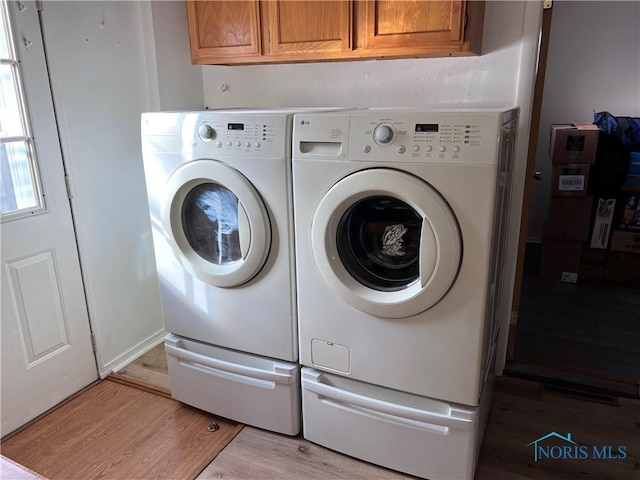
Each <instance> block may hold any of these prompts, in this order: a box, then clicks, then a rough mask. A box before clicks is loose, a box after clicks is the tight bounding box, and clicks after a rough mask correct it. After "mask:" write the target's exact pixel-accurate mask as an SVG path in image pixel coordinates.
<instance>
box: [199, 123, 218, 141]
mask: <svg viewBox="0 0 640 480" xmlns="http://www.w3.org/2000/svg"><path fill="white" fill-rule="evenodd" d="M198 135H200V138H202V139H203V140H213V139H214V138H215V136H216V131H215V130H214V129H213V127H212V126H211V125H209V124H208V123H203V124H202V125H200V127H198Z"/></svg>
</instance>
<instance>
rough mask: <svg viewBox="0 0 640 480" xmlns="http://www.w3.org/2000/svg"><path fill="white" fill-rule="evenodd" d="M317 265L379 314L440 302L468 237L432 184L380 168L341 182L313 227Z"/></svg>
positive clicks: (403, 313) (351, 298)
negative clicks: (462, 233)
mask: <svg viewBox="0 0 640 480" xmlns="http://www.w3.org/2000/svg"><path fill="white" fill-rule="evenodd" d="M311 238H312V247H313V254H314V257H315V261H316V265H317V266H318V269H319V270H320V272H321V274H322V276H323V277H324V279H325V281H326V282H327V284H328V285H329V286H330V287H331V288H332V289H333V291H334V292H335V293H336V294H337V295H338V296H339V297H341V298H342V299H343V300H344V301H346V302H348V303H349V304H351V305H353V306H354V307H356V308H358V309H359V310H362V311H363V312H367V313H369V314H371V315H375V316H377V317H385V318H402V317H408V316H411V315H416V314H418V313H420V312H422V311H425V310H427V309H428V308H430V307H432V306H433V305H435V304H436V303H437V302H438V301H440V299H441V298H442V297H443V296H444V295H446V293H447V292H448V290H449V288H450V287H451V285H452V284H453V282H454V280H455V278H456V275H457V273H458V269H459V267H460V262H461V257H462V240H461V235H460V229H459V227H458V222H457V220H456V218H455V215H454V213H453V211H452V210H451V208H450V207H449V205H448V203H447V202H446V201H445V200H444V198H442V196H441V195H440V194H439V193H438V192H437V191H436V190H435V189H434V188H433V187H432V186H431V185H429V184H428V183H427V182H426V181H424V180H421V179H420V178H418V177H415V176H413V175H411V174H409V173H406V172H400V171H398V170H392V169H386V168H379V169H371V170H363V171H360V172H357V173H354V174H352V175H349V176H348V177H346V178H344V179H342V180H340V181H339V182H338V183H336V184H335V185H334V186H333V187H332V188H331V189H330V190H329V191H328V192H327V193H326V195H325V196H324V197H323V199H322V200H321V202H320V204H319V205H318V208H317V209H316V212H315V215H314V219H313V224H312V236H311Z"/></svg>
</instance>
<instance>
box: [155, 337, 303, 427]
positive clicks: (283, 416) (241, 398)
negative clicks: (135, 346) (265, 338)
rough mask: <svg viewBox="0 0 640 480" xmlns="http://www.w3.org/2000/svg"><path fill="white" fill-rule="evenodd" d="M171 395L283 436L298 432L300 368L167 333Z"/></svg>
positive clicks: (200, 407)
mask: <svg viewBox="0 0 640 480" xmlns="http://www.w3.org/2000/svg"><path fill="white" fill-rule="evenodd" d="M164 345H165V350H166V352H167V366H168V367H169V379H170V381H171V395H172V396H173V398H175V399H176V400H179V401H181V402H183V403H186V404H188V405H192V406H194V407H196V408H199V409H201V410H205V411H207V412H210V413H213V414H215V415H220V416H222V417H226V418H229V419H231V420H235V421H237V422H241V423H245V424H247V425H252V426H255V427H259V428H264V429H266V430H270V431H273V432H278V433H283V434H285V435H296V434H298V432H299V431H300V367H299V366H298V365H296V364H293V363H288V362H282V361H278V360H273V359H270V358H263V357H258V356H255V355H249V354H246V353H240V352H236V351H232V350H226V349H224V348H220V347H215V346H213V345H208V344H205V343H200V342H195V341H193V340H188V339H186V338H182V337H178V336H176V335H173V334H169V335H167V336H166V337H165V344H164Z"/></svg>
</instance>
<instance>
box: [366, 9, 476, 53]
mask: <svg viewBox="0 0 640 480" xmlns="http://www.w3.org/2000/svg"><path fill="white" fill-rule="evenodd" d="M356 8H357V9H356V22H357V42H356V50H357V51H358V52H360V55H361V56H364V57H370V56H372V55H373V56H389V57H423V56H445V55H472V54H479V53H480V46H481V43H482V27H483V23H484V2H480V1H455V0H453V1H452V0H364V1H359V2H357V7H356Z"/></svg>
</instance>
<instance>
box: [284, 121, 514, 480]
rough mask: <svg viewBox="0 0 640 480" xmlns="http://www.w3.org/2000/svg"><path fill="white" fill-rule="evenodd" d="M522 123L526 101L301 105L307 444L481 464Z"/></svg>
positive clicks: (447, 470) (440, 472)
mask: <svg viewBox="0 0 640 480" xmlns="http://www.w3.org/2000/svg"><path fill="white" fill-rule="evenodd" d="M517 121H518V110H517V109H512V110H508V111H502V110H480V109H478V110H475V111H453V110H452V111H421V110H416V109H402V110H394V109H373V110H368V111H357V112H347V113H326V114H305V113H303V114H298V115H297V116H296V118H295V121H294V125H295V127H294V134H293V144H294V153H293V155H294V158H293V181H294V207H295V208H294V211H295V233H296V235H295V239H296V255H297V258H296V265H297V290H298V314H299V344H300V362H301V364H302V365H303V367H304V368H303V369H302V375H303V378H302V387H303V425H304V434H305V437H306V438H307V439H309V440H311V441H316V442H317V443H320V444H323V445H325V446H328V447H329V448H334V449H336V450H339V451H342V452H344V453H347V454H351V455H354V456H356V457H359V458H363V459H365V460H368V461H372V462H374V463H378V464H381V465H385V466H388V467H390V468H394V469H397V470H401V471H405V472H407V473H411V474H414V475H418V476H424V477H428V478H470V476H471V475H472V472H473V466H474V465H475V459H476V458H477V457H476V455H477V452H478V451H479V441H478V438H481V434H482V426H483V425H484V421H485V420H486V414H488V404H489V402H490V393H486V392H485V393H486V394H485V395H482V397H481V394H482V393H483V387H484V385H485V380H486V378H487V374H488V372H489V370H490V369H489V366H490V363H491V361H492V358H493V349H494V347H495V341H496V338H497V334H498V325H497V322H496V315H495V310H496V302H497V299H498V297H499V295H498V294H497V293H498V292H499V290H500V288H501V286H500V278H501V277H500V275H499V272H500V271H501V266H502V263H503V250H502V249H501V245H503V244H504V236H505V232H506V228H504V227H505V222H506V215H505V214H504V212H505V208H504V203H505V199H506V198H507V197H508V194H509V192H508V186H509V185H510V179H509V177H510V169H511V164H512V159H513V153H514V145H515V135H516V127H517ZM481 405H482V406H484V408H483V409H482V410H479V406H481ZM336 422H338V423H340V424H342V426H343V427H342V428H344V425H345V424H347V423H348V424H349V430H350V431H359V432H361V434H359V435H358V436H357V437H358V438H357V439H348V438H346V437H345V436H343V435H341V434H340V433H338V432H337V431H336V428H334V427H337V424H336ZM380 431H384V432H386V434H385V435H380V434H378V433H375V432H380ZM381 438H388V439H389V440H387V441H385V440H382V439H381ZM385 442H386V443H385ZM412 445H413V446H412ZM415 445H421V447H420V448H416V447H415ZM427 450H428V451H430V452H431V453H429V454H428V455H427V454H426V453H425V451H427ZM453 451H455V452H457V453H456V455H454V456H452V454H451V452H453ZM447 452H449V453H447ZM425 455H426V457H425ZM454 457H455V458H454ZM447 459H449V460H448V461H447Z"/></svg>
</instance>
